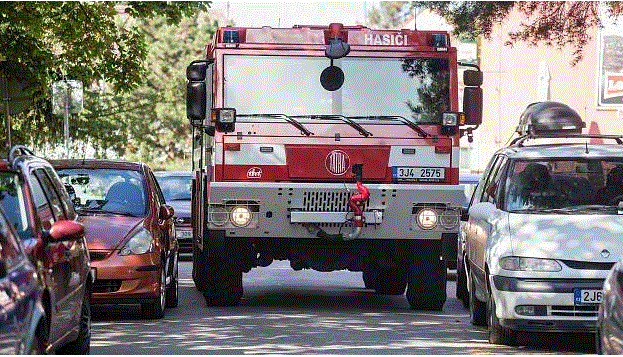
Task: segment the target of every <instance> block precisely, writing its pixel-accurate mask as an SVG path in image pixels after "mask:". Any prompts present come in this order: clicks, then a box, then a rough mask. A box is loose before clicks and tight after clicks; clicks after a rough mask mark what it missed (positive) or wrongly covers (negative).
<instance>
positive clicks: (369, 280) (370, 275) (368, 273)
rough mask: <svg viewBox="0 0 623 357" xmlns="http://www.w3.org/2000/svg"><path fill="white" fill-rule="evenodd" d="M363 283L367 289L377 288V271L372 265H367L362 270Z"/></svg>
mask: <svg viewBox="0 0 623 357" xmlns="http://www.w3.org/2000/svg"><path fill="white" fill-rule="evenodd" d="M361 275H362V277H363V285H364V286H365V287H366V289H372V290H374V289H376V279H377V276H376V271H374V270H372V267H366V268H365V269H364V270H363V272H362V274H361Z"/></svg>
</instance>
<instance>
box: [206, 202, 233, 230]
mask: <svg viewBox="0 0 623 357" xmlns="http://www.w3.org/2000/svg"><path fill="white" fill-rule="evenodd" d="M211 209H212V210H211V211H210V223H212V224H213V225H215V226H219V227H220V226H224V225H225V224H226V223H227V221H228V220H229V213H228V212H227V210H226V209H225V208H223V207H220V206H212V207H211Z"/></svg>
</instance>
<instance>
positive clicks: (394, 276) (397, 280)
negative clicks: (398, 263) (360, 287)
mask: <svg viewBox="0 0 623 357" xmlns="http://www.w3.org/2000/svg"><path fill="white" fill-rule="evenodd" d="M406 288H407V273H406V271H404V270H403V271H401V270H400V269H381V270H380V271H379V272H378V275H377V281H376V288H375V289H376V293H377V294H383V295H402V294H404V293H405V289H406Z"/></svg>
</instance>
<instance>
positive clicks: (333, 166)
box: [324, 150, 350, 176]
mask: <svg viewBox="0 0 623 357" xmlns="http://www.w3.org/2000/svg"><path fill="white" fill-rule="evenodd" d="M324 164H325V167H326V168H327V171H329V172H330V173H331V174H332V175H335V176H340V175H344V174H345V173H346V171H348V168H349V167H350V158H349V157H348V155H347V154H346V153H345V152H344V151H342V150H333V151H331V152H330V153H329V155H327V158H326V159H325V160H324Z"/></svg>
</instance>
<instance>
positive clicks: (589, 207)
mask: <svg viewBox="0 0 623 357" xmlns="http://www.w3.org/2000/svg"><path fill="white" fill-rule="evenodd" d="M559 210H562V211H566V212H569V213H571V212H574V213H577V212H582V211H593V212H612V211H618V207H617V206H606V205H582V206H573V207H563V208H559Z"/></svg>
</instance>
